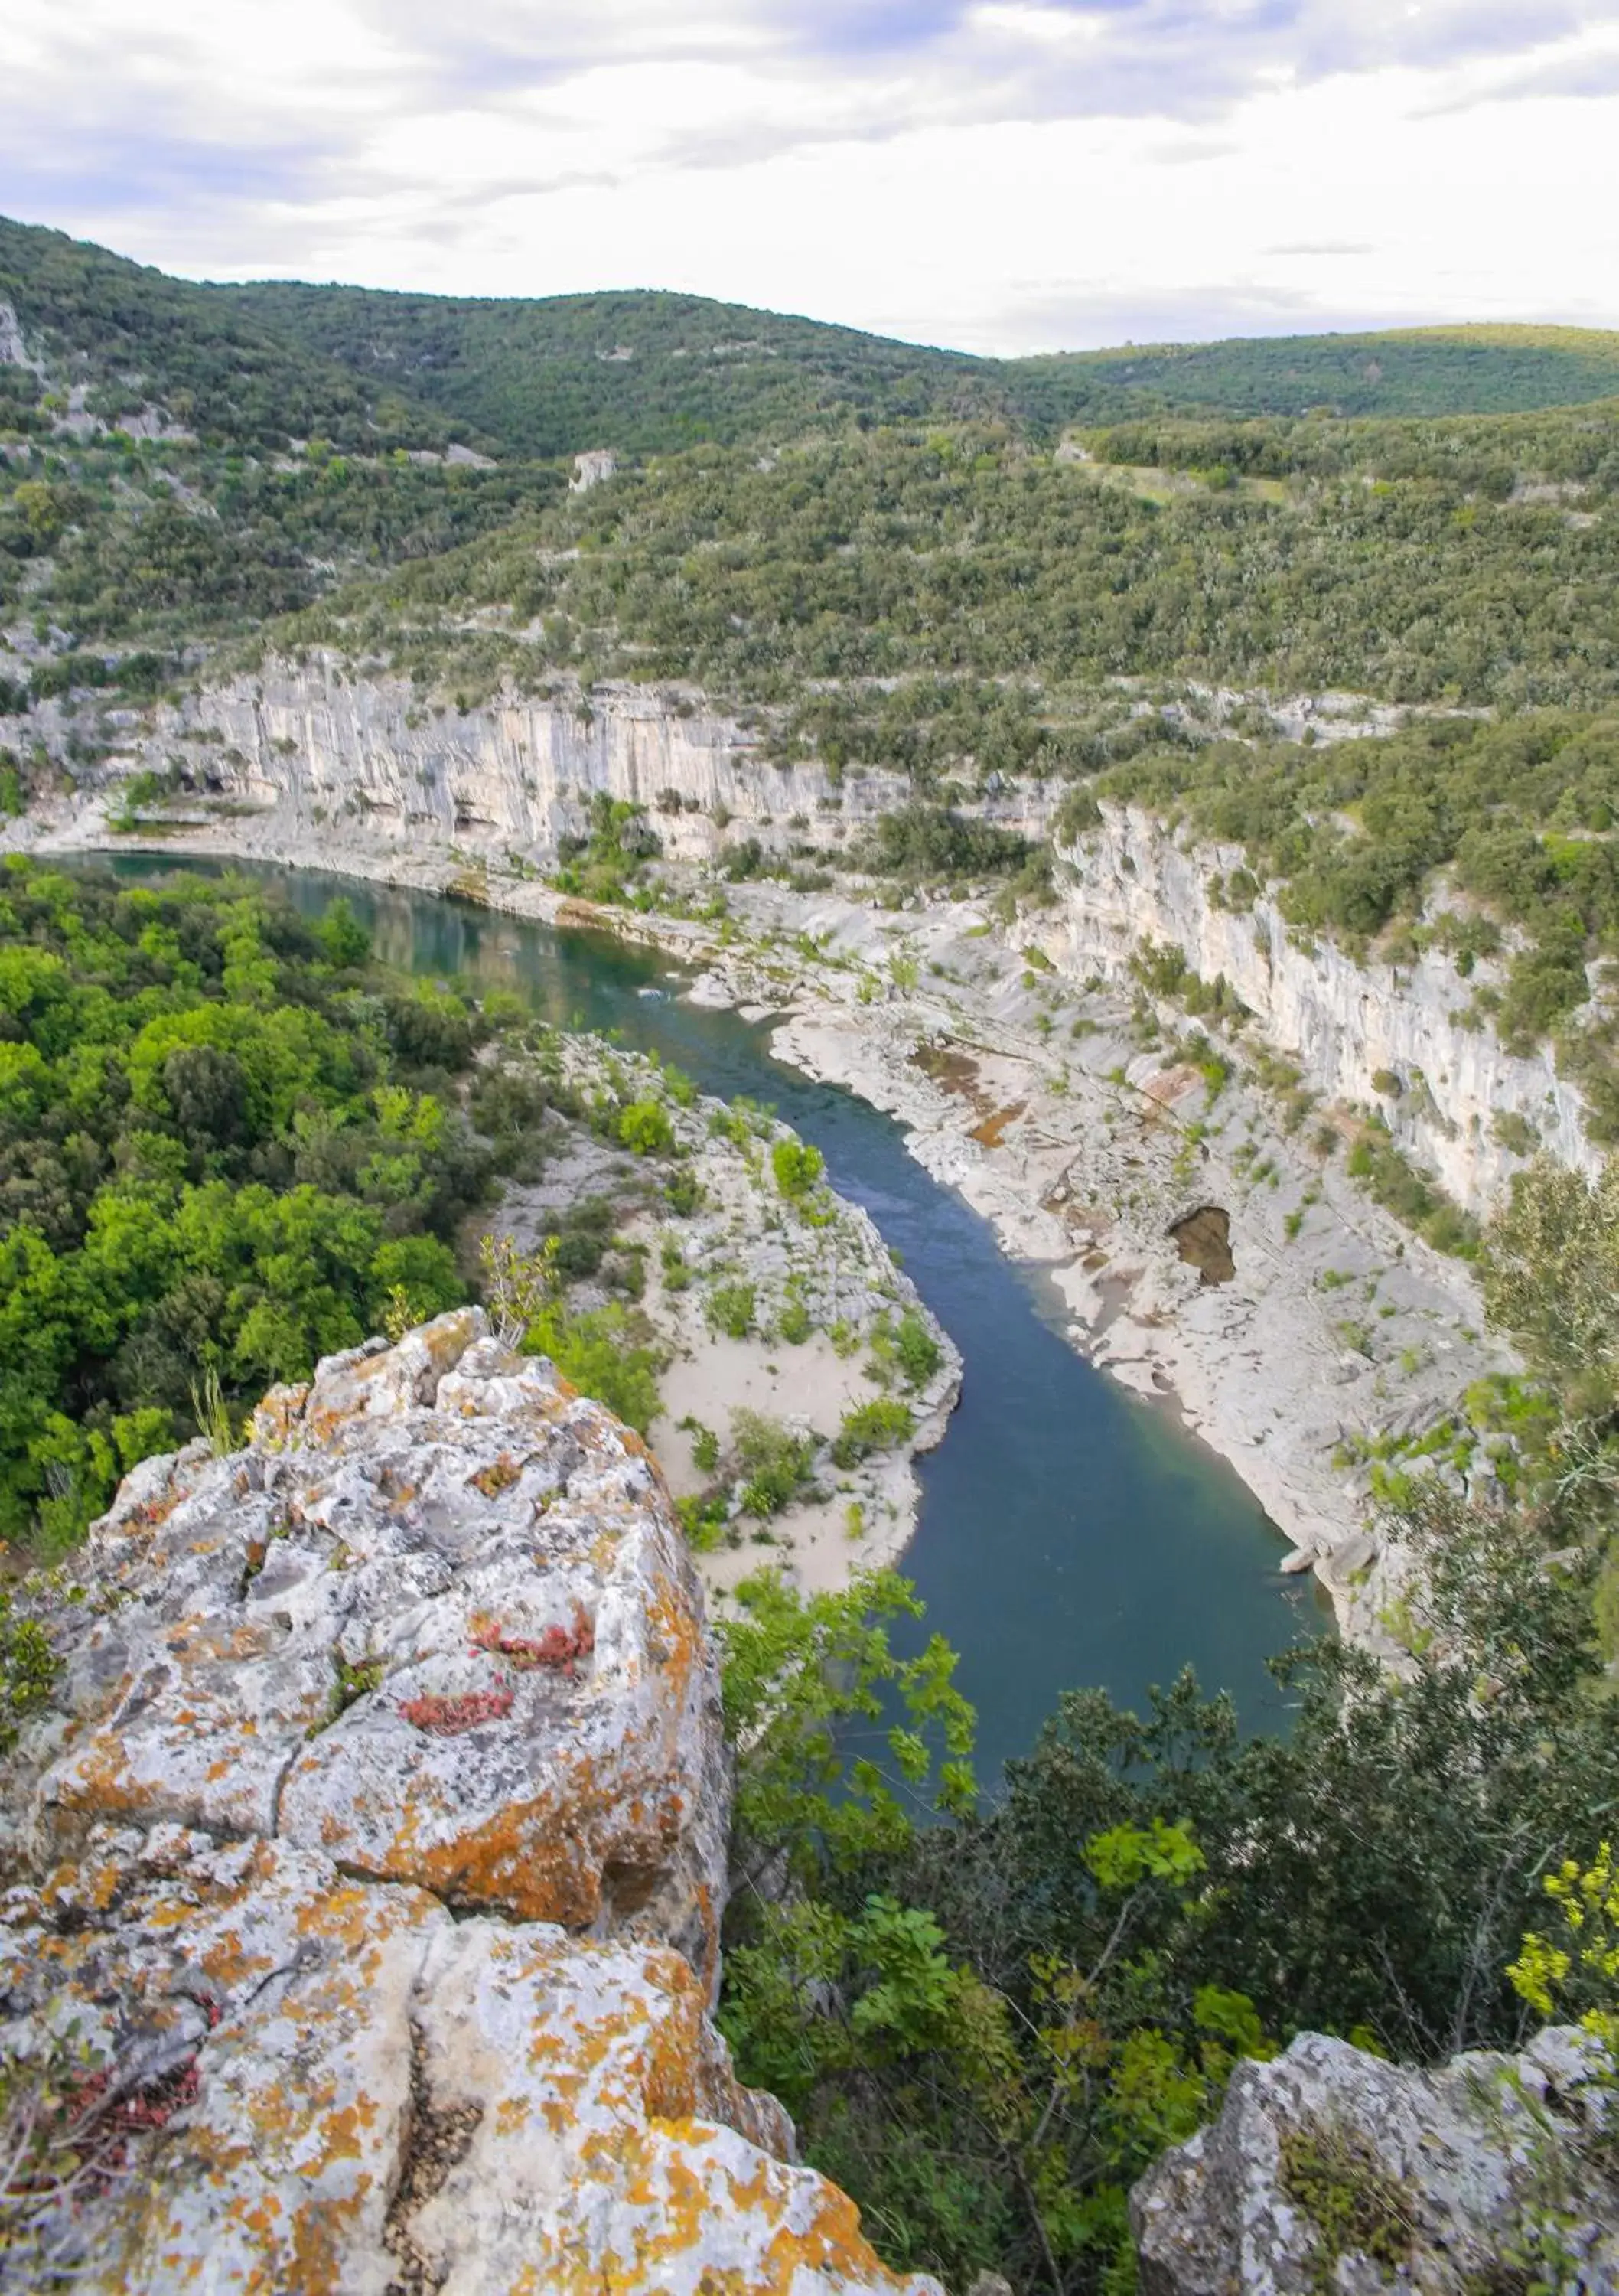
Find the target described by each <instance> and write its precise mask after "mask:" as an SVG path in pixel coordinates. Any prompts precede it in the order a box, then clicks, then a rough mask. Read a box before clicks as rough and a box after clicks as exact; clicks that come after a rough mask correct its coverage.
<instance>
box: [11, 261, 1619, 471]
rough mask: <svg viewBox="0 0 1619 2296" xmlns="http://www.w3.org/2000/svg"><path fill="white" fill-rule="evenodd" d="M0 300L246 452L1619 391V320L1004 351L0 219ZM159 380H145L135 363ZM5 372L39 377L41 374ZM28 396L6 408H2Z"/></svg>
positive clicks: (1379, 406)
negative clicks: (493, 293) (175, 245)
mask: <svg viewBox="0 0 1619 2296" xmlns="http://www.w3.org/2000/svg"><path fill="white" fill-rule="evenodd" d="M0 299H4V300H5V301H8V302H9V303H11V305H12V307H13V308H14V310H15V311H16V314H17V316H18V318H19V320H20V324H21V327H22V330H23V332H24V335H25V337H27V338H29V339H30V340H33V339H35V338H42V339H43V340H44V343H45V347H46V348H47V350H50V351H55V352H60V353H61V354H62V355H63V356H64V357H66V358H67V359H68V361H69V362H70V365H71V366H72V368H73V369H74V379H75V380H77V381H82V382H84V383H85V384H86V385H87V386H89V388H90V389H91V391H92V393H93V396H94V404H93V405H92V406H91V411H92V412H96V413H102V414H105V415H106V417H107V419H109V420H114V419H116V417H117V415H118V414H120V413H123V412H127V411H133V407H134V406H135V405H138V404H140V403H143V402H142V401H140V400H134V401H132V399H131V393H132V391H134V390H135V389H143V390H144V392H145V394H146V398H148V399H158V400H160V401H165V402H172V401H173V400H175V399H176V398H177V399H178V400H179V401H180V402H181V403H180V404H179V405H178V406H175V405H172V404H170V412H171V413H172V414H174V416H175V418H176V421H179V422H185V423H187V424H188V425H189V426H191V427H194V428H195V429H197V430H199V431H200V432H201V433H203V434H205V435H207V434H212V435H215V436H217V437H218V438H219V439H221V440H230V441H233V442H236V443H238V444H241V445H251V444H261V445H267V444H273V443H284V441H285V440H286V439H288V438H289V437H307V436H311V435H316V434H318V435H320V436H323V437H327V438H330V439H333V440H334V441H336V442H337V443H339V444H341V445H348V446H355V445H358V444H360V443H362V442H363V440H362V433H364V438H365V439H372V440H377V441H381V442H384V443H388V444H394V443H403V444H405V445H406V446H415V447H432V446H442V445H444V444H446V443H447V442H448V441H449V440H451V439H459V440H463V441H466V440H470V441H472V442H474V443H481V444H482V445H484V446H485V447H494V448H495V450H497V451H499V450H503V451H505V452H506V453H509V454H517V455H526V456H536V457H540V458H545V457H550V456H554V455H571V454H575V453H578V452H581V451H584V450H585V449H586V448H590V447H615V448H617V449H619V450H620V451H624V452H628V453H637V454H651V453H658V452H666V451H667V450H669V449H671V448H673V447H681V446H685V445H690V444H691V443H693V442H695V441H697V440H700V439H715V440H718V441H721V442H736V441H742V440H750V439H771V438H776V437H781V436H785V435H790V434H791V433H792V432H793V431H795V430H799V429H802V428H803V427H804V426H805V425H808V424H816V423H822V422H829V421H830V422H839V421H843V420H846V419H849V418H855V419H859V420H862V421H863V422H878V423H891V422H908V421H916V420H921V419H925V418H928V417H933V418H937V419H941V420H960V419H965V418H969V417H975V416H976V417H982V418H988V419H992V420H999V421H1002V422H1008V423H1010V425H1012V426H1013V427H1014V428H1017V429H1019V430H1026V431H1029V432H1031V433H1033V434H1036V435H1040V436H1045V435H1049V434H1051V433H1052V432H1054V431H1055V430H1059V429H1060V428H1061V427H1062V426H1063V425H1064V424H1067V423H1075V422H1083V423H1106V422H1119V421H1123V420H1125V419H1127V418H1128V417H1130V416H1132V415H1134V414H1143V413H1146V414H1165V413H1181V414H1197V415H1216V414H1231V415H1238V416H1257V415H1296V414H1304V413H1306V412H1309V411H1310V410H1312V409H1316V408H1321V409H1325V410H1329V411H1331V412H1333V413H1336V414H1342V415H1348V416H1354V415H1396V416H1404V415H1445V414H1511V413H1517V412H1525V411H1528V410H1533V409H1537V408H1544V407H1552V406H1575V405H1580V404H1582V403H1584V402H1587V401H1589V400H1591V399H1596V398H1605V397H1608V396H1611V395H1614V394H1615V392H1616V391H1619V333H1615V332H1603V331H1599V330H1596V329H1586V328H1576V327H1551V326H1506V325H1480V326H1445V327H1416V328H1402V329H1393V330H1382V331H1373V332H1362V333H1353V334H1329V335H1289V336H1276V337H1263V338H1254V339H1245V338H1239V339H1235V340H1229V341H1222V342H1214V343H1168V344H1149V345H1140V346H1138V345H1132V344H1127V345H1124V346H1123V347H1121V348H1112V349H1102V350H1095V351H1083V352H1062V353H1055V354H1048V355H1043V356H1039V357H1027V358H1017V359H995V358H985V357H975V356H973V355H971V354H969V353H967V352H962V351H952V350H947V349H941V348H931V347H928V346H925V345H920V344H914V343H907V342H900V341H895V340H890V339H887V338H886V337H883V336H880V335H873V334H870V333H866V332H862V331H860V330H857V329H855V328H852V327H844V326H834V325H829V324H824V323H822V322H821V321H818V320H813V319H806V318H801V317H794V316H787V315H784V314H781V313H779V312H773V311H758V310H754V309H751V308H749V307H747V306H745V305H741V304H733V303H725V302H719V301H715V300H712V299H708V298H707V297H703V296H697V295H683V294H673V293H666V292H658V291H622V290H613V291H605V292H601V293H596V294H585V295H557V296H546V297H540V298H524V297H490V298H478V297H466V296H448V295H420V294H408V293H392V292H386V291H380V290H376V289H370V288H361V287H348V286H341V285H313V284H309V283H303V282H295V281H278V280H270V281H260V282H255V283H249V284H225V283H209V284H198V283H192V282H189V281H185V280H178V279H172V278H169V277H168V276H167V275H165V274H164V273H162V272H161V271H158V270H155V269H152V268H151V267H150V266H145V265H142V264H137V263H133V262H130V261H127V259H126V258H122V257H120V256H118V255H114V254H112V253H110V252H109V251H108V250H105V249H103V248H99V247H96V246H94V245H92V244H90V243H88V242H84V241H78V240H73V239H70V238H69V237H68V236H67V235H66V234H63V233H61V232H56V231H49V230H45V229H43V228H41V227H39V226H37V225H27V224H20V223H15V222H11V221H8V220H6V219H4V218H0ZM135 374H138V375H139V376H140V377H141V378H142V381H141V382H140V383H139V384H135V383H133V382H132V381H130V380H129V378H130V377H131V376H132V375H135ZM7 389H8V391H9V392H10V394H11V396H12V401H13V403H14V402H15V400H16V398H17V397H18V395H19V371H18V370H17V369H15V368H13V369H12V370H11V371H10V373H9V378H8V382H7ZM4 411H5V402H4V401H0V413H3V412H4Z"/></svg>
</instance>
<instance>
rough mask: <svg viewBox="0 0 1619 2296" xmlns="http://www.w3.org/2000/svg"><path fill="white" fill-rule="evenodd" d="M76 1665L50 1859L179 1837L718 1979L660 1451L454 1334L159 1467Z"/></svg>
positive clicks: (72, 1621)
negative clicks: (111, 1835) (646, 1947)
mask: <svg viewBox="0 0 1619 2296" xmlns="http://www.w3.org/2000/svg"><path fill="white" fill-rule="evenodd" d="M85 1575H86V1578H87V1579H91V1580H92V1581H93V1582H94V1587H95V1594H96V1600H95V1602H94V1603H89V1604H81V1605H79V1606H78V1607H73V1606H68V1607H66V1608H64V1610H63V1612H62V1614H61V1618H60V1620H57V1621H55V1622H53V1627H52V1638H53V1642H54V1643H55V1644H56V1646H57V1648H58V1650H59V1651H60V1652H61V1655H62V1657H63V1658H64V1660H65V1661H66V1677H65V1685H64V1688H65V1697H64V1700H63V1703H64V1704H65V1705H66V1706H67V1707H68V1708H69V1710H70V1715H71V1719H70V1721H69V1722H68V1724H67V1726H66V1727H65V1728H64V1730H63V1732H62V1734H61V1743H60V1744H59V1745H58V1746H57V1747H56V1748H55V1749H54V1750H53V1759H48V1760H46V1761H45V1762H44V1764H43V1765H42V1766H41V1767H39V1770H38V1773H37V1775H34V1776H32V1777H30V1778H27V1779H25V1781H24V1782H23V1785H22V1789H21V1792H20V1797H19V1798H18V1799H17V1800H14V1801H13V1804H12V1807H13V1808H18V1809H19V1810H20V1825H21V1826H22V1828H23V1831H24V1834H25V1838H26V1839H27V1841H28V1842H29V1847H30V1848H31V1849H32V1850H33V1852H34V1854H35V1856H36V1857H48V1856H52V1855H61V1854H63V1853H65V1852H70V1850H71V1849H73V1847H74V1845H75V1843H76V1842H77V1841H78V1840H79V1839H81V1838H82V1836H83V1834H84V1833H85V1831H86V1829H87V1828H88V1827H89V1826H92V1825H98V1824H104V1823H107V1822H109V1821H112V1820H118V1819H135V1820H139V1821H141V1822H142V1823H144V1824H156V1823H161V1822H170V1823H174V1824H177V1825H187V1826H195V1827H199V1828H200V1829H202V1830H203V1831H205V1832H207V1833H211V1834H215V1835H234V1834H248V1833H251V1834H258V1835H263V1836H266V1837H270V1836H274V1837H276V1838H279V1839H281V1840H283V1841H294V1842H300V1843H303V1844H305V1845H306V1846H307V1847H308V1848H311V1849H323V1850H324V1851H325V1852H327V1854H328V1855H329V1856H331V1857H333V1858H334V1859H336V1860H337V1862H338V1863H339V1865H341V1866H344V1867H346V1868H347V1869H348V1870H349V1871H351V1872H356V1873H360V1874H372V1875H376V1876H378V1877H385V1878H388V1879H393V1880H397V1881H405V1882H416V1883H419V1884H421V1886H423V1887H425V1888H427V1889H429V1890H433V1891H434V1892H435V1894H436V1895H437V1896H438V1897H440V1898H443V1899H444V1900H445V1901H446V1904H449V1905H451V1906H454V1907H456V1908H458V1909H462V1910H470V1909H475V1908H487V1909H490V1910H493V1911H497V1912H500V1913H503V1914H505V1915H511V1916H512V1917H514V1918H519V1919H522V1920H528V1921H554V1922H559V1923H561V1924H562V1925H563V1926H565V1927H567V1928H568V1929H573V1930H581V1931H589V1932H591V1933H593V1934H597V1935H603V1936H605V1935H614V1934H617V1933H619V1932H620V1931H627V1932H628V1933H630V1934H633V1935H636V1936H645V1937H652V1938H656V1939H659V1940H660V1941H671V1942H673V1943H675V1944H677V1945H678V1946H679V1947H680V1948H681V1949H682V1950H683V1951H684V1952H686V1953H687V1954H689V1955H690V1956H691V1959H692V1961H693V1963H694V1964H695V1965H696V1966H697V1967H698V1968H699V1969H700V1970H702V1971H703V1972H704V1973H705V1975H712V1972H713V1970H714V1966H715V1950H716V1933H717V1931H716V1925H717V1922H718V1915H719V1910H720V1906H721V1903H722V1900H723V1893H724V1857H725V1817H726V1808H727V1797H726V1787H725V1778H724V1761H725V1757H724V1743H723V1738H722V1733H721V1724H720V1714H719V1702H718V1687H717V1681H716V1677H715V1669H714V1664H713V1661H712V1658H711V1656H710V1654H709V1652H708V1649H707V1643H706V1640H705V1637H704V1634H703V1630H702V1623H701V1617H700V1611H699V1598H698V1595H697V1592H696V1587H695V1583H694V1581H693V1579H692V1578H691V1570H690V1566H689V1563H688V1561H687V1557H686V1553H685V1548H684V1544H683V1540H682V1539H681V1537H680V1534H679V1532H678V1530H677V1529H676V1528H675V1524H674V1522H673V1521H672V1519H671V1516H670V1513H669V1508H668V1505H667V1503H666V1497H665V1496H664V1493H663V1491H662V1488H661V1486H660V1483H659V1480H658V1473H657V1470H656V1468H655V1467H654V1466H653V1464H652V1463H651V1461H650V1459H649V1457H648V1456H647V1454H646V1451H645V1449H644V1447H643V1446H642V1444H641V1443H640V1441H639V1439H638V1438H637V1437H635V1436H634V1435H633V1434H631V1433H629V1432H628V1431H626V1429H624V1428H622V1427H621V1426H620V1425H619V1424H618V1423H617V1421H616V1420H615V1419H613V1418H612V1417H611V1416H610V1415H609V1413H608V1412H606V1411H605V1410H603V1409H602V1407H601V1406H600V1405H599V1404H594V1403H589V1402H586V1401H585V1400H584V1399H582V1398H579V1397H577V1396H576V1395H574V1394H573V1392H572V1391H571V1390H569V1389H568V1387H567V1385H566V1384H565V1383H564V1382H561V1381H560V1380H559V1379H558V1377H557V1376H556V1374H555V1373H554V1372H553V1371H552V1370H551V1368H550V1367H549V1366H548V1365H544V1364H540V1363H536V1362H532V1361H525V1360H523V1359H522V1358H519V1357H514V1356H511V1355H510V1354H508V1353H507V1352H506V1351H504V1350H503V1349H501V1348H500V1347H499V1346H498V1344H497V1343H496V1342H495V1341H494V1340H492V1339H491V1338H489V1336H488V1335H487V1332H486V1330H485V1328H484V1323H483V1317H482V1316H481V1314H480V1313H479V1312H478V1310H476V1309H463V1310H461V1311H459V1312H457V1313H456V1314H454V1315H450V1316H440V1317H439V1318H438V1320H437V1322H436V1323H434V1324H429V1325H427V1326H425V1327H424V1328H423V1329H422V1330H421V1331H420V1332H416V1333H412V1334H411V1335H410V1336H409V1337H408V1338H407V1339H406V1340H405V1341H403V1342H402V1343H401V1344H400V1345H399V1346H397V1347H395V1348H391V1349H372V1350H361V1351H359V1352H357V1353H356V1354H352V1355H349V1356H339V1357H333V1358H331V1360H330V1361H328V1362H326V1363H323V1365H321V1367H320V1369H319V1371H318V1373H317V1374H316V1376H315V1382H314V1383H313V1385H312V1386H311V1387H310V1388H309V1389H308V1390H307V1392H303V1393H299V1392H298V1391H296V1390H293V1391H286V1390H277V1391H275V1392H274V1393H273V1394H272V1395H271V1396H270V1397H269V1398H267V1399H266V1405H265V1407H264V1408H263V1409H262V1410H261V1412H260V1413H259V1415H258V1420H257V1423H256V1427H255V1432H254V1438H253V1441H252V1444H251V1445H250V1447H249V1449H248V1450H246V1451H245V1452H242V1453H239V1454H237V1455H236V1456H233V1457H231V1458H227V1459H214V1458H212V1457H211V1456H209V1455H208V1454H207V1453H206V1452H204V1451H202V1450H201V1449H200V1447H192V1449H190V1450H188V1451H184V1452H181V1453H180V1454H178V1455H177V1456H176V1457H174V1458H172V1459H169V1460H168V1461H164V1462H149V1463H148V1464H147V1466H146V1467H145V1468H143V1469H142V1470H141V1471H140V1472H139V1473H138V1474H137V1475H135V1476H134V1477H132V1478H131V1479H130V1480H129V1481H128V1482H127V1484H126V1485H125V1487H124V1489H123V1491H122V1492H121V1493H120V1495H119V1500H118V1503H117V1505H115V1506H114V1507H113V1509H112V1511H111V1513H110V1514H108V1515H107V1516H106V1517H105V1518H104V1520H103V1521H102V1522H101V1523H99V1524H98V1525H97V1526H96V1527H95V1529H94V1531H93V1532H92V1534H91V1538H90V1541H89V1545H88V1547H87V1550H86V1555H85Z"/></svg>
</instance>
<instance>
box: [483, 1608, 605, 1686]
mask: <svg viewBox="0 0 1619 2296" xmlns="http://www.w3.org/2000/svg"><path fill="white" fill-rule="evenodd" d="M472 1647H473V1649H474V1650H475V1651H483V1652H487V1654H488V1656H490V1657H491V1658H503V1659H504V1660H506V1661H507V1662H508V1664H510V1665H511V1666H513V1667H515V1668H516V1669H517V1670H518V1672H519V1674H527V1673H530V1672H532V1671H533V1669H535V1668H536V1667H541V1666H549V1667H554V1668H555V1669H557V1671H558V1672H559V1673H564V1674H567V1675H568V1676H569V1677H572V1676H574V1675H576V1673H577V1672H578V1661H579V1660H580V1659H582V1658H588V1656H589V1655H590V1653H591V1652H592V1651H593V1650H594V1649H595V1647H596V1630H595V1628H594V1627H593V1625H592V1624H591V1621H590V1620H589V1619H588V1618H587V1617H586V1616H585V1611H584V1610H583V1609H582V1608H581V1606H580V1605H579V1604H578V1603H575V1605H574V1622H573V1625H572V1626H571V1627H547V1628H546V1629H545V1631H544V1634H543V1635H537V1636H536V1635H509V1634H508V1633H507V1632H506V1630H505V1628H503V1626H502V1625H501V1624H500V1622H499V1620H495V1619H478V1620H475V1621H474V1623H473V1628H472Z"/></svg>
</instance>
